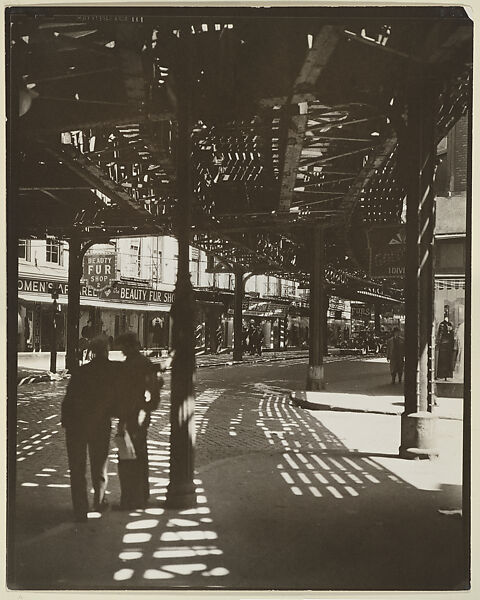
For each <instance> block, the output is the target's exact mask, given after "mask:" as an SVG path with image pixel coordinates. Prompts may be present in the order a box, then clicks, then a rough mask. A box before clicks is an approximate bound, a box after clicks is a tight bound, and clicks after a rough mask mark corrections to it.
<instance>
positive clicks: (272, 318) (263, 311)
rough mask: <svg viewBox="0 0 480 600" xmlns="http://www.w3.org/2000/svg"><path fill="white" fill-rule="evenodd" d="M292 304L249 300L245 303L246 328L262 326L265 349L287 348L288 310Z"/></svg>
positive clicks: (259, 299)
mask: <svg viewBox="0 0 480 600" xmlns="http://www.w3.org/2000/svg"><path fill="white" fill-rule="evenodd" d="M289 305H290V302H289V301H286V302H285V303H284V304H283V303H280V302H278V301H271V300H265V299H261V298H249V299H248V300H246V301H245V302H244V310H243V317H244V328H246V330H247V331H248V329H249V327H250V326H251V325H253V326H255V327H256V326H258V325H260V326H261V327H262V330H263V344H262V347H263V348H267V349H271V350H279V349H283V348H285V347H286V339H287V330H288V320H287V317H288V310H289Z"/></svg>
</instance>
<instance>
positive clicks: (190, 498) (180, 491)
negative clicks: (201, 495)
mask: <svg viewBox="0 0 480 600" xmlns="http://www.w3.org/2000/svg"><path fill="white" fill-rule="evenodd" d="M195 506H197V493H196V491H195V485H194V484H193V483H188V484H180V485H171V484H169V485H168V488H167V495H166V498H165V508H193V507H195Z"/></svg>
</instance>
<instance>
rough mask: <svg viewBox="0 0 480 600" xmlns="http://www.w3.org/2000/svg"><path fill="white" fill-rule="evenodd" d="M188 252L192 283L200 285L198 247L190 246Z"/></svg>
mask: <svg viewBox="0 0 480 600" xmlns="http://www.w3.org/2000/svg"><path fill="white" fill-rule="evenodd" d="M190 252H191V254H190V256H191V262H190V265H191V267H190V269H191V273H192V283H193V285H200V250H199V249H198V248H191V249H190Z"/></svg>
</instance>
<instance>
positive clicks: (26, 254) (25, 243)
mask: <svg viewBox="0 0 480 600" xmlns="http://www.w3.org/2000/svg"><path fill="white" fill-rule="evenodd" d="M18 258H23V259H24V260H28V261H30V260H32V245H31V241H30V240H18Z"/></svg>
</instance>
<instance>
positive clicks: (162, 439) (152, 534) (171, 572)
mask: <svg viewBox="0 0 480 600" xmlns="http://www.w3.org/2000/svg"><path fill="white" fill-rule="evenodd" d="M223 392H224V390H215V391H206V392H204V393H203V394H200V395H199V396H198V397H197V398H196V410H195V418H196V419H195V420H196V430H197V435H201V434H203V433H204V432H205V428H206V425H207V421H208V419H207V416H206V413H207V411H208V409H209V407H210V406H211V404H212V403H213V402H215V400H217V398H218V397H219V395H220V394H222V393H223ZM162 410H165V409H160V410H159V411H157V412H156V413H153V414H152V425H153V426H154V425H155V424H156V421H161V422H163V423H164V426H163V427H162V428H161V429H160V432H159V434H158V435H156V436H155V439H151V440H149V441H148V453H149V463H150V477H149V480H150V496H151V497H150V502H149V506H148V508H146V509H144V510H135V511H132V512H131V513H129V517H130V518H129V521H128V522H127V524H126V526H125V532H124V533H123V539H122V541H123V549H122V551H121V552H120V554H119V556H118V558H119V566H118V569H117V570H116V571H115V572H114V573H113V580H114V581H116V582H125V584H127V583H128V587H131V586H134V587H135V586H138V587H143V588H144V587H149V586H152V587H154V588H162V587H189V586H192V587H222V583H221V579H222V577H225V576H226V575H228V574H229V571H228V570H227V569H226V568H225V567H224V565H223V563H222V555H223V551H222V549H221V548H220V547H219V545H218V534H217V532H216V531H215V526H214V523H213V519H212V517H211V516H210V514H211V513H210V508H209V506H208V499H207V496H206V493H205V490H204V488H203V486H202V482H201V480H200V479H195V480H194V483H195V486H196V492H197V502H198V505H197V506H196V507H194V508H190V509H185V510H178V511H177V510H166V509H165V508H164V507H163V503H164V501H165V496H166V492H167V486H168V483H169V453H170V441H169V438H170V425H169V424H168V422H165V421H164V419H163V418H162ZM199 578H200V581H201V583H199Z"/></svg>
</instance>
